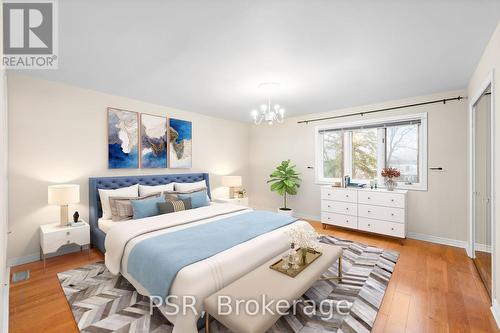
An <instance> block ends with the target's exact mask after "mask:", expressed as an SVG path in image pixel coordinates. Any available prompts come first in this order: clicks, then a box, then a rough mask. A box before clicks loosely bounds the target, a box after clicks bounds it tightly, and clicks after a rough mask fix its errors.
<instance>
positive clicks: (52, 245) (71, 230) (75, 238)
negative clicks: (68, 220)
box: [40, 221, 90, 269]
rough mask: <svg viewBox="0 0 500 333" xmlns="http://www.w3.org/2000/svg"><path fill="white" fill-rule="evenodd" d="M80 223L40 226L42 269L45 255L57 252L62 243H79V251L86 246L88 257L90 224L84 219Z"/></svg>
mask: <svg viewBox="0 0 500 333" xmlns="http://www.w3.org/2000/svg"><path fill="white" fill-rule="evenodd" d="M82 223H83V224H82V225H78V226H74V227H73V226H65V227H61V226H60V225H59V223H52V224H44V225H41V226H40V259H41V260H43V269H45V258H46V255H47V254H49V253H53V252H57V250H59V248H61V247H62V246H64V245H69V244H76V245H79V246H80V251H81V250H82V249H83V247H84V246H86V247H87V250H88V256H89V258H90V226H89V225H88V224H87V223H85V222H84V221H82Z"/></svg>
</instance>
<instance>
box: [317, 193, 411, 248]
mask: <svg viewBox="0 0 500 333" xmlns="http://www.w3.org/2000/svg"><path fill="white" fill-rule="evenodd" d="M407 192H408V191H406V190H394V191H387V190H382V189H378V190H372V189H358V188H353V189H350V188H347V189H345V188H335V187H332V186H323V187H322V188H321V223H322V224H323V228H326V226H327V225H336V226H340V227H345V228H350V229H357V230H363V231H368V232H373V233H377V234H382V235H388V236H393V237H399V238H405V237H406V215H407Z"/></svg>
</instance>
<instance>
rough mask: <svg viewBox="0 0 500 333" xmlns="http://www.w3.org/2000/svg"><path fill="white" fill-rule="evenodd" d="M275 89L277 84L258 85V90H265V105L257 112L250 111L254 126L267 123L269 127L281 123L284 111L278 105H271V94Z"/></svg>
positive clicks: (255, 110)
mask: <svg viewBox="0 0 500 333" xmlns="http://www.w3.org/2000/svg"><path fill="white" fill-rule="evenodd" d="M277 87H279V83H276V82H264V83H261V84H259V88H261V89H265V90H266V92H267V104H262V105H261V106H260V108H259V109H258V110H257V109H253V110H252V113H251V114H252V118H253V121H254V123H255V125H259V124H260V123H262V121H265V122H267V123H268V124H269V125H272V124H274V123H275V122H278V123H282V122H283V119H284V117H285V109H284V108H283V107H281V106H280V105H279V104H274V105H272V104H271V93H272V91H274V89H276V88H277Z"/></svg>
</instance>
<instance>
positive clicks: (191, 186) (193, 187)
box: [175, 180, 207, 193]
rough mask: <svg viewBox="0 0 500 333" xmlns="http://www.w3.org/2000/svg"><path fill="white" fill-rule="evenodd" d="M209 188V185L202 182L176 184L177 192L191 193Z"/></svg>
mask: <svg viewBox="0 0 500 333" xmlns="http://www.w3.org/2000/svg"><path fill="white" fill-rule="evenodd" d="M206 188H207V183H206V182H205V181H204V180H202V181H199V182H194V183H175V192H182V193H189V192H193V191H198V190H203V189H206Z"/></svg>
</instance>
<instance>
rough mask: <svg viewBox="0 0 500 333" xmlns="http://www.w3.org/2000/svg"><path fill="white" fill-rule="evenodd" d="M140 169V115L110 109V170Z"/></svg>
mask: <svg viewBox="0 0 500 333" xmlns="http://www.w3.org/2000/svg"><path fill="white" fill-rule="evenodd" d="M138 167H139V114H138V113H137V112H133V111H127V110H121V109H115V108H108V168H109V169H132V168H134V169H137V168H138Z"/></svg>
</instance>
